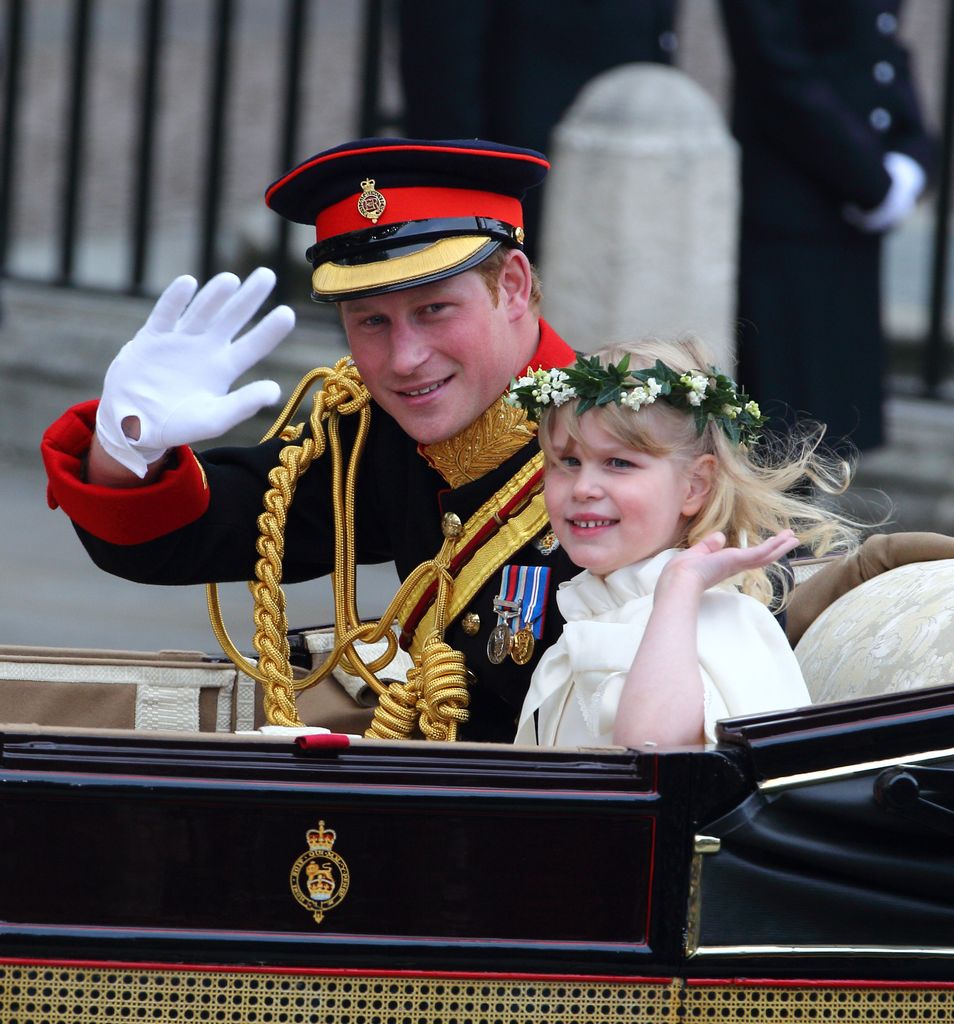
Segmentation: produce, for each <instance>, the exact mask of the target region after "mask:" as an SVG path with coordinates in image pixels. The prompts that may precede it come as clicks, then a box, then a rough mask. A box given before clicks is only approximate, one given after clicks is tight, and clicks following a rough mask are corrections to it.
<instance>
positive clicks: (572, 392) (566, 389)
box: [550, 370, 576, 405]
mask: <svg viewBox="0 0 954 1024" xmlns="http://www.w3.org/2000/svg"><path fill="white" fill-rule="evenodd" d="M568 380H569V377H567V375H566V374H565V373H564V372H563V370H551V371H550V399H551V401H552V402H553V404H554V405H563V403H564V402H569V400H570V399H571V398H576V388H574V387H571V386H570V385H569V384H568V383H567V381H568Z"/></svg>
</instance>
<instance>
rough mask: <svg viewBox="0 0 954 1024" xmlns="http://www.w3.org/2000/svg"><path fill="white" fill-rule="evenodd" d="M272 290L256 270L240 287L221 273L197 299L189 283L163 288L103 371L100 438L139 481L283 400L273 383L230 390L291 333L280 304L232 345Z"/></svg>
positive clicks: (289, 317) (271, 280)
mask: <svg viewBox="0 0 954 1024" xmlns="http://www.w3.org/2000/svg"><path fill="white" fill-rule="evenodd" d="M274 286H275V275H274V274H273V273H272V271H270V270H268V269H266V268H265V267H259V268H258V269H257V270H255V271H253V272H252V273H251V274H249V276H248V277H247V278H246V279H245V281H243V282H239V279H238V278H237V277H236V276H235V275H234V274H219V275H217V276H216V277H213V278H212V279H211V280H210V281H209V282H208V283H207V284H205V285H204V286H203V287H202V289H201V290H200V291H199V292H198V294H196V289H197V287H198V285H197V282H196V281H195V279H194V278H192V277H188V276H184V277H177V278H176V279H175V280H174V281H173V282H172V284H170V285H169V287H168V288H166V290H165V291H164V292H163V293H162V295H160V296H159V299H158V301H157V302H156V305H155V306H154V307H153V310H152V312H151V313H150V314H149V319H148V320H147V321H146V323H145V324H144V325H143V327H142V328H141V330H140V331H139V332H138V333H137V334H136V336H135V337H134V338H133V339H132V341H129V342H127V343H126V344H125V345H124V346H123V347H122V349H120V351H119V354H118V355H117V356H116V358H115V359H114V360H113V362H112V364H111V365H110V367H109V369H108V370H107V372H106V380H105V382H104V384H103V396H102V399H101V400H100V404H99V411H98V413H97V415H96V436H97V438H98V439H99V442H100V444H101V445H102V446H103V448H104V449H105V451H106V453H107V454H108V455H110V456H112V458H114V459H115V460H116V461H117V462H120V463H121V464H122V465H123V466H125V467H126V468H127V469H129V470H131V471H132V472H133V473H135V474H136V475H137V476H139V477H140V478H141V477H144V476H145V475H146V472H147V469H148V467H149V464H150V463H152V462H155V461H156V460H157V459H160V458H161V457H162V456H163V454H164V453H165V452H166V451H167V450H168V449H169V448H174V447H176V446H177V445H183V444H185V445H189V444H194V443H196V442H197V441H205V440H208V439H209V438H213V437H219V436H220V435H222V434H224V433H226V431H228V430H230V429H231V428H232V427H234V426H235V425H236V424H238V423H241V422H242V421H243V420H246V419H248V418H249V417H250V416H253V415H254V414H255V413H256V412H258V410H259V409H261V408H262V407H263V406H266V405H272V404H274V403H275V402H277V401H278V399H279V396H280V394H281V392H280V389H279V387H278V384H276V383H275V381H271V380H257V381H253V382H252V383H250V384H246V385H245V386H244V387H241V388H238V389H237V390H235V391H230V390H229V389H230V388H231V387H232V385H233V383H234V382H235V380H236V379H237V378H238V377H240V376H241V375H242V374H243V373H245V371H246V370H248V369H249V368H250V367H252V366H254V365H255V363H257V362H258V361H259V360H260V359H262V358H264V357H265V356H267V355H268V354H269V353H270V352H271V351H272V350H273V349H274V348H275V347H276V346H277V345H278V343H279V342H280V341H281V340H282V339H283V338H284V337H285V336H286V335H287V334H288V333H289V332H290V331H291V329H292V328H293V327H294V326H295V314H294V313H293V312H292V310H291V309H289V308H288V306H278V307H276V308H275V309H273V310H272V311H271V312H270V313H269V314H268V315H267V316H266V317H264V318H263V319H262V320H261V321H260V322H259V323H258V324H257V325H256V326H255V327H253V328H252V329H251V330H250V331H247V332H246V333H245V334H243V335H242V336H241V337H239V338H237V339H236V335H237V334H238V333H239V331H241V330H242V328H244V327H245V325H246V324H247V323H248V321H249V320H250V319H251V318H252V317H253V316H254V315H255V313H256V311H257V310H258V308H259V307H260V306H261V304H262V303H263V302H264V301H265V299H266V298H267V297H268V295H269V293H270V292H271V290H272V288H273V287H274ZM233 339H235V340H233ZM137 421H138V436H136V435H137V429H136V428H137Z"/></svg>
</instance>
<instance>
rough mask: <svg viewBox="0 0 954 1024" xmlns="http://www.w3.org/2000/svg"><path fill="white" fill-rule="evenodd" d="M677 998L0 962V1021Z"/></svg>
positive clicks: (604, 990) (316, 1019)
mask: <svg viewBox="0 0 954 1024" xmlns="http://www.w3.org/2000/svg"><path fill="white" fill-rule="evenodd" d="M674 998H675V993H674V991H673V989H672V987H671V986H670V985H669V984H668V983H666V982H656V983H654V982H645V981H633V982H617V981H614V982H589V981H558V982H554V981H528V980H514V981H508V980H497V979H491V980H486V979H482V978H479V977H474V978H463V979H461V978H450V979H449V978H402V977H400V976H371V975H368V976H362V975H348V976H335V975H316V974H312V975H308V974H279V973H268V972H267V971H266V972H254V973H253V972H251V971H235V972H232V971H189V970H172V969H170V970H163V969H152V968H149V969H143V970H122V969H117V970H109V969H101V968H88V967H49V968H46V967H23V966H14V965H2V964H0V1020H2V1021H3V1024H67V1022H68V1024H102V1022H103V1021H108V1020H117V1021H118V1020H124V1021H150V1022H152V1024H192V1022H199V1021H215V1022H217V1024H406V1022H411V1021H413V1022H414V1024H543V1022H547V1024H551V1022H553V1024H556V1022H559V1024H572V1022H574V1021H626V1022H627V1024H659V1022H660V1021H669V1020H672V1021H675V1020H676V1019H677V1018H676V1009H675V1003H674ZM746 1019H748V1018H746Z"/></svg>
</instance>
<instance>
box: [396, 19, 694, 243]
mask: <svg viewBox="0 0 954 1024" xmlns="http://www.w3.org/2000/svg"><path fill="white" fill-rule="evenodd" d="M676 15H677V0H636V2H634V0H479V2H475V0H401V3H400V6H399V22H398V23H399V31H400V48H401V56H400V70H401V85H402V89H403V92H404V125H403V127H404V131H405V134H406V135H408V136H410V137H411V138H418V139H428V138H430V139H464V138H481V139H490V140H492V141H494V142H503V143H507V144H508V145H520V146H524V147H529V148H530V149H537V150H541V151H542V152H544V153H548V152H549V151H550V132H551V130H552V129H553V127H554V126H555V125H556V123H557V122H558V121H559V120H560V118H561V117H562V115H563V113H564V111H565V110H566V109H567V107H569V106H570V104H571V103H572V102H573V100H574V98H575V97H576V95H577V93H578V92H579V90H580V89H581V88H582V87H583V86H584V85H585V84H586V82H588V81H589V80H590V79H591V78H593V77H594V76H595V75H598V74H599V73H600V72H602V71H606V70H608V69H609V68H612V67H615V66H616V65H618V64H627V63H630V62H633V61H655V62H658V63H665V64H671V63H672V61H673V57H674V55H675V52H676V46H677V40H676V31H675V21H676ZM542 199H543V190H542V189H535V190H534V194H532V195H528V196H527V200H526V201H525V203H524V224H525V228H526V232H527V239H526V242H525V250H526V252H527V255H528V256H529V257H530V259H531V260H535V259H536V258H537V257H538V256H539V251H538V250H537V248H536V246H537V242H538V240H539V234H540V232H539V225H540V211H541V205H542Z"/></svg>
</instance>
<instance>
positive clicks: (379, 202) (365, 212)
mask: <svg viewBox="0 0 954 1024" xmlns="http://www.w3.org/2000/svg"><path fill="white" fill-rule="evenodd" d="M387 205H388V201H387V199H385V198H384V196H383V195H381V193H380V192H379V191H378V190H377V189H376V188H375V187H374V178H365V179H364V181H362V182H361V195H360V196H358V213H360V214H361V216H362V217H367V218H368V220H369V221H371V223H372V224H377V222H378V218H379V217H380V216H381V214H382V213H384V208H385V207H386V206H387Z"/></svg>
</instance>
